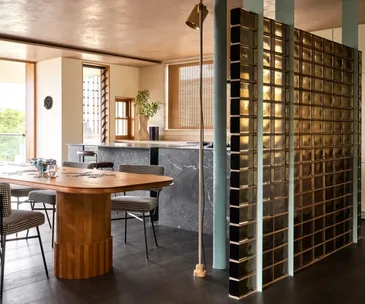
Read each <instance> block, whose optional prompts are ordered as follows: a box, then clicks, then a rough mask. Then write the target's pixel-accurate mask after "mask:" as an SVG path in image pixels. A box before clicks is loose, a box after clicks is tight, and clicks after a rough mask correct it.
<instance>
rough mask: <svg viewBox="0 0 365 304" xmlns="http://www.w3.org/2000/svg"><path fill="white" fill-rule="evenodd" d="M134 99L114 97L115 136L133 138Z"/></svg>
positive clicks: (117, 137)
mask: <svg viewBox="0 0 365 304" xmlns="http://www.w3.org/2000/svg"><path fill="white" fill-rule="evenodd" d="M133 102H134V99H132V98H118V97H117V98H116V99H115V138H116V139H134V106H133Z"/></svg>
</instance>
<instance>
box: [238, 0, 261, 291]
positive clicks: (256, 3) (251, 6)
mask: <svg viewBox="0 0 365 304" xmlns="http://www.w3.org/2000/svg"><path fill="white" fill-rule="evenodd" d="M243 2H244V3H243V7H244V8H245V9H247V10H249V11H252V12H254V13H256V14H258V28H257V211H256V220H257V226H256V243H257V245H256V276H257V279H256V280H257V281H256V289H257V291H259V292H261V291H262V251H263V248H262V245H263V244H262V239H263V121H264V118H263V117H264V115H263V94H264V91H263V87H264V83H263V82H264V80H263V71H264V67H263V54H264V45H263V42H264V1H263V0H244V1H243Z"/></svg>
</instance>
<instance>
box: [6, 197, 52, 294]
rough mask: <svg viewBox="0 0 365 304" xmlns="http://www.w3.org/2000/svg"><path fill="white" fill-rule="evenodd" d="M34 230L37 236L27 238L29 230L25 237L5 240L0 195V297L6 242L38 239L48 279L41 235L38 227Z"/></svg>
mask: <svg viewBox="0 0 365 304" xmlns="http://www.w3.org/2000/svg"><path fill="white" fill-rule="evenodd" d="M36 229H37V235H33V236H28V232H29V230H28V232H27V236H26V237H16V238H11V239H7V238H6V235H4V233H3V196H2V195H1V194H0V234H1V236H0V245H1V252H0V259H1V277H0V282H1V283H0V284H1V286H0V297H2V296H3V290H4V269H5V251H6V242H12V241H22V240H29V239H38V241H39V246H40V248H41V253H42V258H43V265H44V270H45V271H46V275H47V278H48V277H49V274H48V268H47V262H46V258H45V255H44V250H43V245H42V239H41V234H40V232H39V227H38V226H37V227H36Z"/></svg>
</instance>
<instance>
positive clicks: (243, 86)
mask: <svg viewBox="0 0 365 304" xmlns="http://www.w3.org/2000/svg"><path fill="white" fill-rule="evenodd" d="M288 33H289V27H288V26H286V25H284V24H281V23H278V22H276V21H274V20H270V19H266V18H264V25H263V87H262V88H260V89H262V90H263V101H262V102H263V112H262V113H258V107H257V103H258V99H257V96H258V94H257V92H258V81H257V80H258V78H257V77H258V70H257V63H258V62H257V58H258V54H257V52H258V43H257V39H258V18H257V15H256V14H254V13H252V12H247V11H244V10H242V9H234V10H232V11H231V52H230V56H231V192H230V205H231V206H230V221H231V225H230V284H229V292H230V295H231V296H232V297H234V298H241V297H242V296H244V295H247V294H249V293H251V292H254V291H255V290H256V282H257V281H256V280H257V279H258V277H260V279H262V285H263V287H265V286H267V285H269V284H271V283H273V282H275V281H277V280H279V279H281V278H283V277H286V276H287V275H288V263H289V259H291V260H292V261H293V263H294V270H295V271H297V270H300V269H302V268H304V267H306V266H308V265H311V264H312V263H314V262H316V261H318V260H319V259H321V258H324V257H325V256H327V255H328V254H331V253H333V252H334V251H336V250H339V249H341V248H343V247H344V246H346V245H348V244H350V243H351V242H352V241H353V240H352V238H353V177H354V176H353V174H354V170H353V164H354V162H353V157H354V148H355V147H356V146H355V145H354V139H355V137H354V130H355V128H354V126H355V123H356V121H355V119H354V118H355V116H354V115H356V114H357V112H356V109H355V108H354V92H355V91H354V90H355V85H354V79H355V77H357V75H355V72H356V69H355V67H354V62H356V60H354V59H355V53H354V50H353V49H351V48H348V47H346V46H343V45H340V44H337V43H334V42H331V41H328V40H326V39H323V38H320V37H318V36H314V35H312V34H310V33H306V32H303V31H300V30H295V50H294V54H290V52H289V50H290V49H289V40H288V38H287V37H288ZM290 56H293V57H294V100H289V96H290V94H289V93H290V90H291V87H290V78H289V74H290V73H289V72H290V70H289V58H290ZM359 58H361V55H360V56H359ZM358 77H361V62H360V63H359V76H358ZM359 83H360V84H361V79H360V78H359ZM359 98H360V100H361V87H359ZM289 104H292V105H294V117H289ZM360 104H361V102H360ZM358 114H359V124H358V128H359V129H358V130H359V131H360V130H361V121H360V118H361V109H359V113H358ZM258 115H262V116H260V117H262V118H263V155H262V159H263V167H262V168H258V165H257V163H258V162H257V158H258V149H257V135H258V134H257V129H258V128H257V118H258ZM290 119H292V121H294V181H293V183H294V201H293V202H288V191H289V190H288V188H289V187H288V185H289V120H290ZM358 138H359V144H360V143H361V134H360V133H359V137H358ZM358 149H359V150H358V151H359V156H360V146H359V147H358ZM260 157H261V156H260ZM358 165H359V166H358V169H359V171H358V172H359V173H358V175H359V176H358V177H359V181H358V191H359V194H358V203H359V209H358V210H359V211H358V214H359V216H360V191H361V182H360V181H361V172H360V171H361V170H360V169H361V161H360V157H359V162H358ZM258 170H262V173H263V185H262V189H259V190H262V206H263V207H262V208H263V210H262V212H263V218H262V219H259V218H257V217H256V213H257V206H258V205H257V198H258V197H257V193H258V183H257V182H258V181H257V172H258ZM289 204H293V205H294V214H289V213H288V206H289ZM290 216H291V217H292V218H294V227H289V225H288V219H289V217H290ZM359 223H360V222H359ZM257 225H262V230H263V239H262V240H256V232H257ZM289 229H292V231H293V233H294V244H293V245H294V256H293V257H288V242H289V241H290V240H288V231H289ZM260 241H261V242H262V247H263V248H262V252H257V242H260ZM258 259H260V262H262V269H261V268H260V269H257V267H256V265H258V264H257V260H258ZM260 264H261V263H260Z"/></svg>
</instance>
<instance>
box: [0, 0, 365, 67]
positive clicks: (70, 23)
mask: <svg viewBox="0 0 365 304" xmlns="http://www.w3.org/2000/svg"><path fill="white" fill-rule="evenodd" d="M242 1H243V0H228V5H229V9H231V8H233V7H239V6H241V4H242ZM197 2H198V1H197V0H32V1H29V0H0V41H1V43H0V57H2V58H12V59H21V60H29V61H39V60H44V59H48V58H53V57H54V56H56V57H59V56H65V57H66V56H67V57H74V58H81V59H85V60H90V61H94V60H95V61H104V62H108V63H116V64H125V65H132V66H145V65H148V64H151V63H148V62H145V61H143V60H142V61H140V60H134V59H122V58H121V57H118V56H116V55H118V54H119V55H127V56H131V57H137V58H142V59H149V60H154V61H166V60H174V59H181V58H188V57H196V56H197V55H198V53H199V43H198V42H199V34H198V32H197V31H193V30H191V29H190V28H188V27H187V26H186V25H185V20H186V17H187V16H188V15H189V13H190V10H191V8H192V7H193V6H194V4H196V3H197ZM359 2H360V9H359V12H360V22H361V23H365V0H359ZM205 4H206V5H207V7H208V10H209V11H210V14H209V15H208V17H207V19H206V21H205V28H204V34H205V41H204V47H205V51H204V52H205V54H212V53H213V16H212V12H213V0H206V1H205ZM274 7H275V1H274V0H265V11H266V13H267V15H268V16H270V17H273V15H274V11H275V8H274ZM296 26H297V27H299V28H302V29H304V30H317V29H323V28H330V27H336V26H341V0H296ZM1 38H7V39H10V40H6V41H5V40H4V39H1ZM13 39H26V40H29V41H30V42H34V41H35V42H37V43H30V44H22V43H16V42H15V41H14V40H13ZM43 42H51V43H53V44H57V45H62V46H71V47H74V48H83V49H89V50H90V49H91V50H98V51H101V52H103V53H105V52H106V53H113V54H114V55H115V56H108V55H105V54H92V52H83V51H76V50H71V51H68V50H66V49H64V48H58V47H44V46H39V43H41V44H42V43H43Z"/></svg>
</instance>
